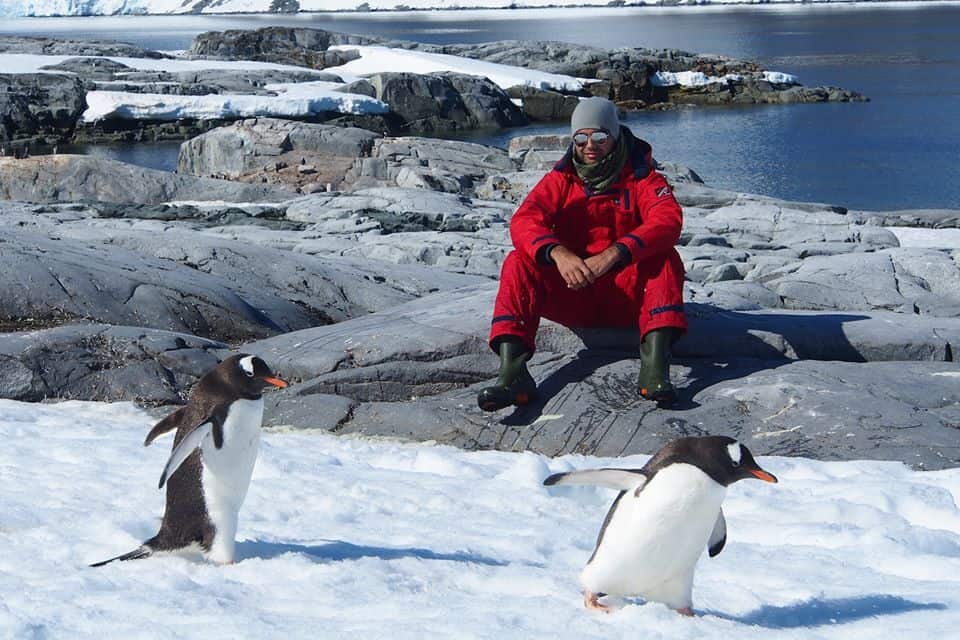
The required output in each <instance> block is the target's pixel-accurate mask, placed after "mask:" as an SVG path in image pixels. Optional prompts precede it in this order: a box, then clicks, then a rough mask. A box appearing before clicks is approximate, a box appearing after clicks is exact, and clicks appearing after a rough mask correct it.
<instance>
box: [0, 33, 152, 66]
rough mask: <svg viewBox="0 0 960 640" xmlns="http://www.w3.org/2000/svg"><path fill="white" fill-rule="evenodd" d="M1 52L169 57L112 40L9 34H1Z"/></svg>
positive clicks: (46, 54) (48, 54) (47, 54)
mask: <svg viewBox="0 0 960 640" xmlns="http://www.w3.org/2000/svg"><path fill="white" fill-rule="evenodd" d="M0 52H2V53H32V54H38V55H45V56H93V57H98V56H114V57H125V58H152V59H154V60H156V59H160V58H167V57H169V56H166V55H164V54H162V53H160V52H158V51H151V50H149V49H144V48H142V47H138V46H136V45H132V44H126V43H124V42H114V41H110V40H70V39H54V38H43V37H27V36H8V35H0Z"/></svg>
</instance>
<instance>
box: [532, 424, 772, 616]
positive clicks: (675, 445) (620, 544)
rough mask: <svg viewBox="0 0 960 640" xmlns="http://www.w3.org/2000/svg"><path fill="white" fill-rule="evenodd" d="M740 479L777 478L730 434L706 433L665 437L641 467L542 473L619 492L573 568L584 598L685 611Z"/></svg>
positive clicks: (720, 542)
mask: <svg viewBox="0 0 960 640" xmlns="http://www.w3.org/2000/svg"><path fill="white" fill-rule="evenodd" d="M745 478H757V479H760V480H763V481H765V482H777V479H776V477H774V476H773V474H771V473H768V472H767V471H764V470H763V469H761V468H760V467H759V466H758V465H757V463H756V461H755V460H754V459H753V456H752V455H751V453H750V451H749V450H748V449H747V448H746V447H745V446H743V445H742V444H740V443H739V442H737V441H736V440H734V439H733V438H729V437H726V436H705V437H699V438H680V439H677V440H674V441H672V442H670V443H668V444H667V445H666V446H664V447H663V448H662V449H660V450H659V451H658V452H657V453H656V454H655V455H654V456H653V457H652V458H651V459H650V460H649V461H648V462H647V464H646V465H644V466H643V468H641V469H593V470H585V471H573V472H570V473H557V474H554V475H552V476H550V477H548V478H547V479H546V480H544V482H543V484H545V485H547V486H553V485H569V484H593V485H599V486H604V487H609V488H611V489H618V490H619V491H620V494H619V495H618V496H617V497H616V499H615V500H614V501H613V505H612V506H611V507H610V510H609V512H608V513H607V517H606V519H605V520H604V521H603V525H602V526H601V528H600V535H599V536H598V537H597V544H596V548H595V549H594V552H593V555H592V556H591V557H590V559H589V560H588V561H587V566H586V567H584V569H583V571H582V572H581V574H580V582H581V584H582V585H583V589H584V591H583V602H584V605H585V606H586V607H587V608H588V609H593V610H598V611H605V612H609V611H610V607H609V606H608V605H605V604H601V603H600V602H599V598H601V597H603V596H607V595H611V596H621V597H623V596H627V597H629V596H639V597H642V598H644V599H645V600H648V601H654V602H662V603H664V604H666V605H667V606H669V607H672V608H673V609H676V610H677V611H678V612H679V613H681V614H684V615H690V616H692V615H693V573H694V568H695V567H696V564H697V560H698V559H699V557H700V555H701V554H702V553H703V549H704V548H705V547H706V548H707V549H708V550H709V553H710V556H711V557H713V556H716V555H717V554H718V553H720V551H722V550H723V546H724V544H725V543H726V540H727V524H726V521H725V519H724V517H723V510H722V508H721V505H722V503H723V498H724V496H725V495H726V491H727V487H728V486H730V485H731V484H733V483H734V482H736V481H738V480H743V479H745Z"/></svg>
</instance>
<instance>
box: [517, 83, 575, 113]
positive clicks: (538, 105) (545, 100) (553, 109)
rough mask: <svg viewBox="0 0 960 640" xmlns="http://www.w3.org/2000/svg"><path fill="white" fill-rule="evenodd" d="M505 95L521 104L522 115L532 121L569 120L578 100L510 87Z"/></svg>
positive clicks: (555, 94) (566, 96) (556, 93)
mask: <svg viewBox="0 0 960 640" xmlns="http://www.w3.org/2000/svg"><path fill="white" fill-rule="evenodd" d="M507 95H509V96H510V97H511V98H514V99H517V100H520V101H521V102H522V103H523V114H524V115H525V116H527V118H529V119H530V120H534V121H553V120H569V118H570V116H571V115H572V114H573V110H574V109H576V108H577V103H579V102H580V98H578V97H577V96H568V95H564V94H562V93H559V92H557V91H547V90H545V89H537V88H536V87H511V88H509V89H507Z"/></svg>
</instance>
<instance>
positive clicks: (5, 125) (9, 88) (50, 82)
mask: <svg viewBox="0 0 960 640" xmlns="http://www.w3.org/2000/svg"><path fill="white" fill-rule="evenodd" d="M84 96H86V87H85V85H84V82H83V80H81V79H80V78H76V77H70V76H62V75H55V74H45V73H29V74H0V143H6V142H18V143H20V145H24V144H29V143H33V142H47V141H50V142H60V141H64V140H67V139H69V138H70V136H71V134H72V132H73V129H74V127H75V126H76V123H77V120H79V118H80V115H81V114H82V113H83V111H84V109H86V107H87V103H86V101H85V99H84Z"/></svg>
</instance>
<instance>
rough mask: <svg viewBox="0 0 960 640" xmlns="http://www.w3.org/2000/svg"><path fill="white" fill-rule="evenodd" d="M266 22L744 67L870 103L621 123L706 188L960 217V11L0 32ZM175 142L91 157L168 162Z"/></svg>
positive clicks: (392, 18)
mask: <svg viewBox="0 0 960 640" xmlns="http://www.w3.org/2000/svg"><path fill="white" fill-rule="evenodd" d="M274 24H276V25H280V24H282V25H299V26H311V27H317V28H325V29H331V30H336V31H343V32H348V33H365V34H370V35H382V36H389V37H395V38H402V39H408V40H417V41H421V42H431V43H454V42H486V41H491V40H506V39H527V40H564V41H569V42H575V43H579V44H586V45H593V46H601V47H609V48H613V47H619V46H643V47H651V48H659V47H674V48H680V49H686V50H688V51H695V52H701V53H719V54H725V55H730V56H733V57H738V58H748V59H753V60H756V61H758V62H760V63H761V64H763V65H764V66H765V67H766V68H770V69H773V70H778V71H786V72H789V73H793V74H796V75H797V76H799V77H800V80H801V82H803V83H804V84H805V85H808V86H815V85H834V86H842V87H844V88H848V89H853V90H856V91H860V92H862V93H864V94H866V95H868V96H870V97H871V98H872V101H871V102H869V103H860V104H818V105H797V106H774V107H770V106H766V107H739V108H696V109H683V110H679V111H675V112H670V113H649V114H647V113H644V114H634V115H631V116H630V117H629V118H628V124H629V125H630V126H631V127H632V128H633V129H634V131H635V132H636V133H637V134H638V135H640V136H641V137H644V138H646V139H647V140H649V141H650V142H651V143H652V144H653V146H654V152H655V154H656V156H657V157H658V158H660V159H662V160H672V161H676V162H680V163H683V164H686V165H689V166H690V167H692V168H693V169H694V170H696V171H697V172H698V173H699V174H700V175H701V176H703V178H704V179H705V180H706V181H707V182H708V183H710V184H712V185H714V186H718V187H724V188H729V189H736V190H740V191H748V192H755V193H763V194H767V195H771V196H776V197H782V198H787V199H791V200H807V201H819V202H829V203H832V204H840V205H844V206H847V207H851V208H856V209H860V208H862V209H875V210H890V209H904V208H928V207H929V208H934V207H948V208H960V5H957V4H954V5H934V6H921V7H917V6H915V4H914V5H912V6H910V7H909V8H905V7H903V6H890V5H868V6H863V5H857V6H849V5H848V6H838V5H832V6H809V5H799V6H793V7H769V6H760V7H742V8H698V9H692V8H673V9H655V8H632V9H592V10H566V11H558V10H552V11H538V10H518V11H483V12H481V11H470V12H428V13H419V12H418V13H394V14H384V13H379V14H352V13H351V14H299V15H293V16H290V15H275V16H265V15H258V16H183V17H166V16H157V17H123V18H46V19H18V20H5V21H4V22H3V23H2V24H0V33H16V34H20V35H50V36H60V37H65V36H70V37H74V38H104V39H116V40H123V41H127V42H134V43H136V44H140V45H142V46H146V47H150V48H156V49H183V48H186V47H188V46H189V43H190V41H191V39H192V38H193V36H194V35H196V34H197V33H200V32H203V31H208V30H223V29H237V28H247V29H252V28H258V27H262V26H266V25H274ZM565 130H566V127H565V126H564V125H563V123H557V124H555V125H550V126H537V127H535V128H531V129H527V130H513V131H510V132H508V133H506V134H497V135H494V136H488V135H484V136H483V137H481V138H480V141H483V142H487V143H490V144H497V145H500V146H504V145H505V144H506V142H507V141H508V140H509V138H510V137H512V136H514V135H517V134H519V133H529V132H533V131H536V132H562V131H565ZM175 149H176V146H175V145H158V146H157V147H154V148H151V149H150V150H149V152H147V153H144V152H143V150H142V149H141V150H137V149H136V148H128V149H127V150H126V151H124V150H122V149H121V150H115V151H110V150H107V151H104V150H102V149H101V150H99V151H100V152H103V153H116V154H117V156H118V157H121V158H124V159H128V160H130V161H138V162H140V163H142V164H153V165H154V166H162V167H164V168H170V166H171V163H175V157H173V158H171V156H172V155H174V154H175ZM130 152H134V153H136V154H138V155H139V159H133V158H130V157H129V153H130ZM125 154H126V155H125Z"/></svg>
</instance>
